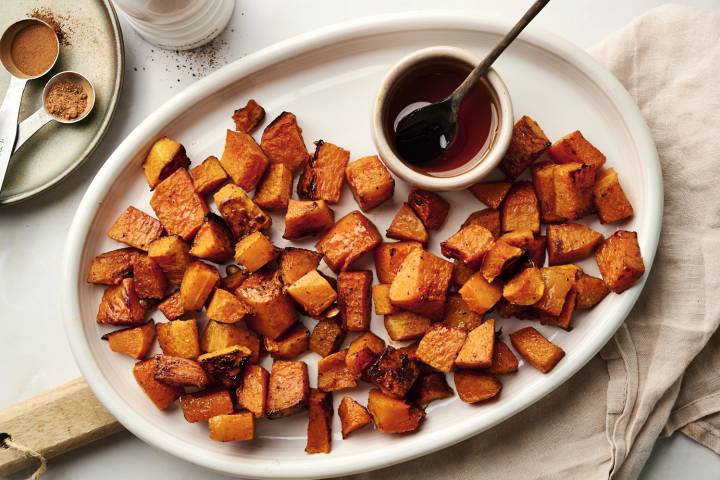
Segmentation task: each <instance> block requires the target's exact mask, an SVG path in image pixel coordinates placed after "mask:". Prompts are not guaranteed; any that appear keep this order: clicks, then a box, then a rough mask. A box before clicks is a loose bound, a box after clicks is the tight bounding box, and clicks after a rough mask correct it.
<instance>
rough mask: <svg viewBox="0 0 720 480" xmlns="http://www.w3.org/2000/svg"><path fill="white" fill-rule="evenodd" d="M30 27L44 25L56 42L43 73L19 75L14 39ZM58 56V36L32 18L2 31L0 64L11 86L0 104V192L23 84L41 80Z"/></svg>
mask: <svg viewBox="0 0 720 480" xmlns="http://www.w3.org/2000/svg"><path fill="white" fill-rule="evenodd" d="M31 25H43V26H44V27H45V28H47V29H49V30H50V31H51V32H52V37H53V38H54V39H55V47H56V49H55V52H56V53H55V59H54V60H53V61H52V63H51V64H50V65H49V66H48V68H47V69H46V70H45V71H43V72H41V73H39V74H38V75H28V74H26V73H24V72H22V71H21V70H20V69H19V68H18V67H17V65H15V62H14V60H13V58H12V45H13V41H14V40H15V36H16V35H17V34H18V33H20V32H21V31H22V30H23V29H24V28H26V27H29V26H31ZM59 54H60V42H58V39H57V36H56V35H55V30H53V28H52V27H51V26H50V25H48V24H47V23H45V22H43V21H40V20H37V19H35V18H26V19H25V20H20V21H19V22H15V23H13V24H12V25H10V26H9V27H8V28H7V29H6V30H5V32H3V34H2V37H0V63H2V66H3V67H5V70H7V71H8V73H9V74H10V85H8V89H7V92H5V99H4V100H3V102H2V105H0V189H2V184H3V181H4V180H5V173H6V172H7V167H8V164H9V163H10V156H11V155H12V152H13V146H14V145H15V138H16V136H17V132H18V125H17V119H18V113H20V103H21V102H22V95H23V91H25V85H26V84H27V82H28V81H29V80H34V79H36V78H39V77H42V76H43V75H45V74H46V73H47V72H49V71H50V70H51V69H52V68H53V67H54V66H55V63H57V58H58V55H59Z"/></svg>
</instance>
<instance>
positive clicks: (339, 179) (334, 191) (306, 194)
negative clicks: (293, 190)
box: [297, 140, 350, 204]
mask: <svg viewBox="0 0 720 480" xmlns="http://www.w3.org/2000/svg"><path fill="white" fill-rule="evenodd" d="M349 159H350V152H349V151H347V150H345V149H344V148H340V147H338V146H337V145H334V144H332V143H328V142H324V141H322V140H318V141H317V142H315V154H314V155H313V157H312V158H311V159H310V160H309V161H308V162H307V163H306V164H305V167H304V168H303V171H302V173H301V174H300V178H299V179H298V185H297V193H298V195H299V196H300V197H301V198H307V199H309V200H325V201H326V202H328V203H331V204H336V203H338V202H339V201H340V194H341V193H342V187H343V184H344V183H345V175H343V174H342V173H341V172H344V171H345V168H346V167H347V164H348V160H349Z"/></svg>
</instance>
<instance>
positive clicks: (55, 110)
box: [45, 81, 87, 120]
mask: <svg viewBox="0 0 720 480" xmlns="http://www.w3.org/2000/svg"><path fill="white" fill-rule="evenodd" d="M86 108H87V93H86V92H85V89H83V87H82V85H80V84H78V83H74V82H67V81H63V82H57V83H56V84H54V85H52V86H51V87H50V91H48V95H47V98H46V99H45V110H47V111H48V113H50V114H52V115H54V116H56V117H60V118H62V119H65V120H72V119H74V118H77V117H79V116H80V115H82V114H83V112H84V111H85V109H86Z"/></svg>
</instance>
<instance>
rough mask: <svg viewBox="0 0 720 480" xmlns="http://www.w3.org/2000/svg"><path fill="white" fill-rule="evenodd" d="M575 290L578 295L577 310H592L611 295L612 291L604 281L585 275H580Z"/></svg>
mask: <svg viewBox="0 0 720 480" xmlns="http://www.w3.org/2000/svg"><path fill="white" fill-rule="evenodd" d="M575 290H577V294H578V297H577V305H576V307H575V308H577V309H578V310H590V309H591V308H593V307H594V306H595V305H597V304H598V303H600V302H601V301H602V299H603V298H605V297H607V295H608V293H610V289H609V288H608V286H607V285H605V282H603V281H602V279H600V278H597V277H592V276H590V275H587V274H585V273H583V274H581V275H580V278H579V279H578V281H577V283H576V284H575Z"/></svg>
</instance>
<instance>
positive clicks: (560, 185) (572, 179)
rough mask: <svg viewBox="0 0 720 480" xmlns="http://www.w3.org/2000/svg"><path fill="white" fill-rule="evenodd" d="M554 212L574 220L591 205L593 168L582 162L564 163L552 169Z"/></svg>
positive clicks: (590, 207)
mask: <svg viewBox="0 0 720 480" xmlns="http://www.w3.org/2000/svg"><path fill="white" fill-rule="evenodd" d="M553 172H554V175H553V179H554V183H555V209H554V210H555V214H556V215H558V216H559V217H560V218H563V219H565V220H576V219H578V218H580V217H582V216H583V215H585V214H586V213H588V212H590V211H591V210H592V207H593V204H592V203H593V185H594V184H595V170H594V169H593V168H592V167H590V166H588V165H583V164H582V163H565V164H561V165H556V166H555V168H554V169H553Z"/></svg>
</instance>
